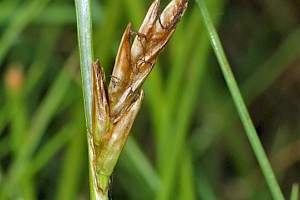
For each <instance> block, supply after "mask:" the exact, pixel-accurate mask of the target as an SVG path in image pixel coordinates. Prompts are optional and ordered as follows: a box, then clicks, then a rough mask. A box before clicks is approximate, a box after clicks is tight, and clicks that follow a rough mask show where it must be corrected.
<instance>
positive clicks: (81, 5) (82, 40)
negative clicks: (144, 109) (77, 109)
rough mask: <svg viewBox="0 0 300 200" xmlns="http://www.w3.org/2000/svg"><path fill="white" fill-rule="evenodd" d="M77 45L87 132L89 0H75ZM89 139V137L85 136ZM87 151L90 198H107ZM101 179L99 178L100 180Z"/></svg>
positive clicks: (90, 50) (90, 53)
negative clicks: (100, 189) (100, 186)
mask: <svg viewBox="0 0 300 200" xmlns="http://www.w3.org/2000/svg"><path fill="white" fill-rule="evenodd" d="M75 7H76V18H77V32H78V46H79V55H80V69H81V77H82V88H83V99H84V110H85V119H86V126H87V131H88V132H87V134H89V133H92V68H91V66H92V62H93V58H94V56H93V45H92V44H93V43H92V10H91V1H90V0H75ZM87 140H88V141H89V138H87ZM88 151H89V152H93V147H92V144H91V143H90V142H88ZM91 155H92V154H91V153H89V183H90V199H93V200H94V199H97V200H107V199H108V196H107V195H103V194H102V193H101V192H99V190H98V187H97V184H96V181H95V180H96V174H95V173H94V170H93V161H92V157H91ZM100 181H101V180H100Z"/></svg>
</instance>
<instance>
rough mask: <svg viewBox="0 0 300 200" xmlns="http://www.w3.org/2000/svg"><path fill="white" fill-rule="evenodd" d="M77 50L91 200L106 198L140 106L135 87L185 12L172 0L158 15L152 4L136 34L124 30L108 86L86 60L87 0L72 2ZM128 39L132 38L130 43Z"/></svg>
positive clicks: (182, 2) (89, 56) (182, 3)
mask: <svg viewBox="0 0 300 200" xmlns="http://www.w3.org/2000/svg"><path fill="white" fill-rule="evenodd" d="M75 2H76V12H77V22H78V38H79V51H80V60H81V72H82V82H83V88H84V100H85V111H86V124H87V139H88V148H89V166H90V167H89V170H90V191H91V199H108V191H109V187H110V177H111V175H112V173H113V171H114V168H115V165H116V163H117V161H118V158H119V156H120V154H121V151H122V149H123V147H124V145H125V142H126V140H127V137H128V134H129V132H130V129H131V127H132V125H133V122H134V120H135V118H136V115H137V113H138V111H139V109H140V107H141V104H142V100H143V98H144V92H143V90H141V92H140V93H139V89H140V88H141V86H142V84H143V83H144V81H145V79H146V78H147V77H148V75H149V73H150V72H151V70H152V69H153V66H154V64H155V62H156V59H157V56H158V54H159V53H160V52H161V51H162V50H163V48H164V46H165V45H166V44H167V42H168V41H169V39H170V38H171V36H172V35H173V33H174V31H175V28H176V25H177V23H178V22H179V21H180V19H181V17H182V15H183V14H184V12H185V11H186V9H187V3H188V1H187V0H173V1H171V2H170V3H169V4H168V6H167V7H166V8H165V9H164V10H163V12H162V13H160V11H159V10H160V1H159V0H154V2H153V3H152V5H151V6H150V8H149V10H148V12H147V14H146V16H145V18H144V21H143V23H142V25H141V27H140V29H139V31H138V32H136V31H133V30H132V29H131V23H129V24H128V25H127V27H126V30H125V32H124V34H123V37H122V40H121V43H120V46H119V50H118V53H117V57H116V61H115V65H114V69H113V73H112V75H111V80H110V83H109V86H108V88H107V87H106V78H105V73H104V70H103V68H102V67H101V65H100V62H99V60H96V61H95V62H92V60H93V53H92V52H93V51H92V40H91V38H92V37H91V30H92V26H91V12H90V10H91V8H90V1H88V0H76V1H75ZM131 36H135V39H134V41H133V42H132V44H131V42H130V39H131Z"/></svg>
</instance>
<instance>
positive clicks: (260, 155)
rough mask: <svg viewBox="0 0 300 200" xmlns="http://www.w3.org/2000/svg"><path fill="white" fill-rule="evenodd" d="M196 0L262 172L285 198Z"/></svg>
mask: <svg viewBox="0 0 300 200" xmlns="http://www.w3.org/2000/svg"><path fill="white" fill-rule="evenodd" d="M196 2H197V3H198V6H199V9H200V12H201V17H202V20H203V22H204V24H205V28H206V29H207V32H208V34H209V38H210V42H211V45H212V47H213V49H214V52H215V54H216V56H217V59H218V61H219V64H220V67H221V70H222V73H223V75H224V78H225V80H226V83H227V85H228V88H229V90H230V93H231V95H232V98H233V101H234V103H235V106H236V108H237V111H238V113H239V116H240V119H241V121H242V123H243V125H244V128H245V130H246V133H247V136H248V138H249V141H250V144H251V145H252V148H253V151H254V153H255V155H256V158H257V160H258V162H259V164H260V167H261V170H262V172H263V174H264V176H265V178H266V181H267V183H268V185H269V188H270V191H271V193H272V196H273V198H274V199H275V200H283V199H284V196H283V194H282V192H281V189H280V187H279V185H278V183H277V181H276V178H275V175H274V172H273V170H272V168H271V165H270V163H269V160H268V158H267V156H266V153H265V151H264V149H263V147H262V144H261V142H260V140H259V137H258V135H257V133H256V130H255V127H254V125H253V122H252V120H251V118H250V115H249V113H248V110H247V108H246V106H245V103H244V101H243V99H242V96H241V94H240V90H239V88H238V86H237V83H236V81H235V78H234V76H233V73H232V71H231V68H230V65H229V63H228V61H227V58H226V56H225V53H224V50H223V48H222V45H221V42H220V39H219V37H218V35H217V32H216V30H215V28H214V26H213V23H212V21H211V19H210V15H209V13H208V11H207V8H206V5H205V3H204V2H203V1H202V0H196Z"/></svg>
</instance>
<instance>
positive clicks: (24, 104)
mask: <svg viewBox="0 0 300 200" xmlns="http://www.w3.org/2000/svg"><path fill="white" fill-rule="evenodd" d="M151 2H152V1H151V0H143V1H142V0H102V1H98V0H97V1H96V0H92V5H93V23H94V54H95V57H96V58H99V59H100V62H101V65H102V66H103V67H104V68H105V70H106V75H107V79H109V78H110V76H109V74H111V70H112V66H113V64H114V59H115V56H116V52H117V49H118V44H119V42H120V39H121V36H122V33H123V31H124V29H125V27H126V25H127V23H128V22H132V23H133V29H134V30H138V27H139V25H140V24H141V22H142V20H143V17H144V16H145V14H146V11H147V8H148V7H149V6H150V4H151ZM168 2H169V1H167V0H162V1H161V5H162V7H164V6H165V5H166V4H167V3H168ZM206 3H207V6H208V8H209V11H210V13H211V16H212V18H213V20H214V22H215V25H216V27H217V29H218V32H219V34H220V38H221V41H222V43H223V45H224V49H225V52H226V54H227V56H228V59H229V62H230V64H231V67H232V69H233V72H234V74H235V76H236V79H237V82H238V84H239V85H240V88H241V91H242V94H243V97H244V99H245V101H246V103H247V106H248V108H249V112H250V114H251V117H252V119H253V121H254V124H255V126H256V129H257V131H258V133H259V136H260V138H261V141H262V143H263V145H264V147H265V150H266V152H267V154H268V157H269V158H270V161H271V164H272V167H273V168H274V171H275V174H276V176H277V178H278V180H279V183H280V185H281V187H282V189H283V192H284V195H285V196H286V197H289V196H290V191H291V188H292V185H293V184H294V183H298V182H299V180H300V170H299V169H300V162H299V160H300V139H299V138H300V137H299V133H300V104H299V102H300V79H299V77H300V67H299V65H300V60H299V57H300V26H299V23H300V3H299V1H298V0H254V1H247V0H227V1H223V0H221V1H220V0H207V1H206ZM0 76H1V79H0V82H1V84H0V199H1V200H2V199H26V200H27V199H29V200H31V199H62V200H65V199H80V200H81V199H89V186H88V171H87V169H88V166H87V164H88V161H87V147H86V135H85V134H86V133H85V131H86V128H85V119H84V112H83V100H82V90H81V80H80V70H79V60H78V49H77V33H76V16H75V8H74V2H73V1H72V0H60V1H58V0H56V1H55V0H52V1H49V0H23V1H21V0H1V1H0ZM143 89H144V90H145V99H144V103H143V106H142V109H141V111H140V112H139V114H138V117H137V119H136V122H135V123H134V127H133V129H132V133H131V135H130V138H129V139H128V141H127V144H126V146H125V149H124V151H123V153H122V155H121V158H120V161H119V162H118V165H117V167H116V170H115V173H114V179H113V186H112V196H113V199H133V200H144V199H145V200H148V199H149V200H151V199H159V200H168V199H179V200H186V199H187V200H190V199H191V200H193V199H205V200H210V199H211V200H214V199H230V200H235V199H236V200H240V199H253V200H254V199H271V196H270V193H269V190H268V188H267V186H266V183H265V180H264V178H263V176H262V174H261V172H260V169H259V166H258V164H257V162H256V159H255V157H254V154H253V152H252V149H251V147H250V145H249V143H248V140H247V138H246V135H245V132H244V129H243V127H242V125H241V123H240V120H239V118H238V116H237V112H236V110H235V108H234V106H233V102H232V100H231V98H230V95H229V92H228V89H227V86H226V84H225V82H224V80H223V77H222V74H221V71H220V69H219V66H218V63H217V61H216V59H215V56H214V54H213V52H212V50H211V47H210V44H209V41H208V38H207V34H206V32H205V30H204V28H203V26H202V22H201V20H200V14H199V10H198V8H197V6H196V4H195V3H194V2H193V1H191V2H190V4H189V8H188V10H187V12H186V14H185V16H184V17H183V19H182V20H181V22H180V23H179V25H178V27H177V30H176V32H175V34H174V36H173V38H172V39H171V41H170V42H169V43H168V45H167V46H166V47H165V49H164V51H163V53H162V54H161V55H160V56H159V59H158V63H157V65H156V66H155V68H154V70H153V72H152V73H151V75H150V77H149V79H148V80H147V81H146V83H145V84H144V86H143ZM297 102H298V103H297Z"/></svg>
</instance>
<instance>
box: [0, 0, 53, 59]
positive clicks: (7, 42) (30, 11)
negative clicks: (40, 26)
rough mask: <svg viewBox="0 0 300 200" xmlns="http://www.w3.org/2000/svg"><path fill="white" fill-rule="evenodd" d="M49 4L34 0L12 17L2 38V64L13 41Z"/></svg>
mask: <svg viewBox="0 0 300 200" xmlns="http://www.w3.org/2000/svg"><path fill="white" fill-rule="evenodd" d="M48 2H49V0H34V1H31V2H30V3H29V4H26V6H23V7H21V8H20V9H19V11H18V12H15V13H17V14H15V15H13V16H12V18H11V21H10V23H9V25H8V27H7V28H6V29H5V32H4V33H3V34H2V36H1V38H0V64H1V63H2V62H3V59H4V57H5V55H6V53H7V51H8V50H9V48H10V47H11V45H12V44H13V41H14V40H15V39H16V38H17V36H18V35H19V34H20V33H21V31H22V30H23V29H24V28H25V27H26V26H27V25H28V24H29V23H30V22H31V20H32V19H33V18H34V17H35V16H36V15H37V14H39V12H40V11H41V10H42V9H43V8H44V7H45V6H46V5H47V3H48Z"/></svg>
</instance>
